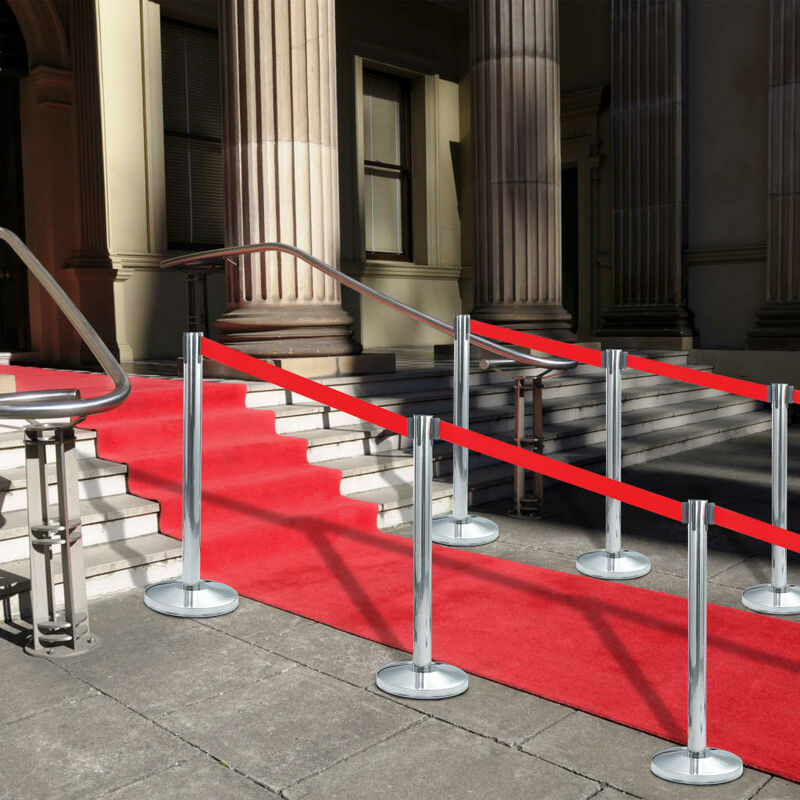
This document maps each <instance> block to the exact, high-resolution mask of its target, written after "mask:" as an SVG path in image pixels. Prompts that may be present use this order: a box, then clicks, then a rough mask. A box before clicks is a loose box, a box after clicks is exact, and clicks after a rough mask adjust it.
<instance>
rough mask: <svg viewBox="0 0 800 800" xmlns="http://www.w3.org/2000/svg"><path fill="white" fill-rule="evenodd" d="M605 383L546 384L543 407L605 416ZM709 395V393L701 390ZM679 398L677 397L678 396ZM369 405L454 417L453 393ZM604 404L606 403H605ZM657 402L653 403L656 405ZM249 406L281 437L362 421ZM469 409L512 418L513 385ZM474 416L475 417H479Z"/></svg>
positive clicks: (668, 391) (477, 399) (650, 383)
mask: <svg viewBox="0 0 800 800" xmlns="http://www.w3.org/2000/svg"><path fill="white" fill-rule="evenodd" d="M674 386H675V383H674V382H672V381H668V380H667V379H666V378H659V377H657V376H644V377H631V378H626V379H625V381H624V382H623V393H624V394H626V393H631V392H633V393H638V394H637V397H638V404H639V405H640V406H642V405H646V404H647V403H646V401H644V400H642V398H643V397H646V396H647V391H649V390H651V389H652V390H653V394H654V397H660V398H661V399H662V400H663V398H664V397H671V396H673V395H672V392H673V391H674ZM604 387H605V380H604V378H603V376H602V375H601V376H599V378H598V379H594V378H592V379H591V380H587V381H581V382H580V383H575V382H573V383H570V384H561V383H560V382H559V381H558V380H555V381H553V382H552V383H547V384H546V385H545V390H544V395H543V399H544V403H545V409H547V407H548V404H550V403H554V402H555V403H561V404H562V408H580V407H582V406H583V398H585V397H590V398H592V402H591V403H590V404H589V407H590V408H592V409H593V413H595V414H597V413H602V411H601V409H600V407H599V404H600V401H601V399H602V398H603V397H604ZM699 391H703V392H707V391H710V390H705V389H700V390H699ZM675 396H677V394H676V395H675ZM368 399H369V402H371V403H373V404H374V405H377V406H381V407H383V408H387V409H389V410H391V411H394V412H396V413H398V414H403V415H404V416H412V415H413V414H434V415H437V416H442V417H445V418H447V416H448V415H449V414H451V413H452V405H453V397H452V392H451V391H446V392H421V393H417V394H415V395H408V396H402V397H401V396H397V397H369V398H368ZM603 402H605V401H604V400H603ZM656 402H657V401H656V400H654V401H653V404H655V403H656ZM247 404H248V407H250V408H269V410H270V411H272V412H274V413H275V415H276V420H275V428H276V430H277V432H278V433H282V434H292V433H300V432H304V431H309V430H316V429H319V428H326V427H340V426H349V425H354V424H356V423H357V422H358V421H359V420H358V418H357V417H354V416H352V415H350V414H347V413H345V412H343V411H339V410H338V409H335V408H331V407H330V406H324V405H321V404H316V403H312V402H303V403H296V404H295V403H292V404H288V405H274V406H268V407H267V406H259V405H253V403H251V402H250V394H248V395H247ZM470 407H471V408H472V409H475V410H476V412H477V411H480V410H481V409H487V408H505V409H507V412H506V413H508V414H511V415H513V391H512V386H511V385H510V384H503V385H499V386H490V387H479V388H478V389H477V390H473V391H472V393H471V396H470ZM476 412H473V413H476Z"/></svg>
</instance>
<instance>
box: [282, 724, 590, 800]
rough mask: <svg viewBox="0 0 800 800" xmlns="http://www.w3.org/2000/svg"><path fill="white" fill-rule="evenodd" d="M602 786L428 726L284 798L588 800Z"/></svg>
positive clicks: (289, 791)
mask: <svg viewBox="0 0 800 800" xmlns="http://www.w3.org/2000/svg"><path fill="white" fill-rule="evenodd" d="M599 788H600V787H599V785H598V784H597V783H595V782H594V781H590V780H587V779H586V778H582V777H580V776H578V775H574V774H572V773H571V772H568V771H567V770H564V769H560V768H559V767H556V766H553V765H552V764H547V763H545V762H544V761H541V760H540V759H538V758H533V757H531V756H529V755H526V754H525V753H522V752H521V751H519V750H513V749H511V748H509V747H504V746H503V745H500V744H496V743H494V742H491V741H489V740H487V739H484V738H482V737H480V736H476V735H475V734H472V733H469V732H467V731H463V730H460V729H458V728H454V727H452V726H450V725H445V724H444V723H442V722H439V721H437V720H428V721H426V722H424V723H423V724H422V725H417V726H414V727H413V728H411V729H410V730H407V731H404V732H403V733H401V734H399V735H397V736H393V737H392V738H391V739H387V740H386V741H384V742H381V743H380V744H378V745H376V746H375V747H371V748H370V749H369V750H366V751H364V752H362V753H359V754H358V755H357V756H354V757H353V758H350V759H347V760H346V761H343V762H342V763H340V764H337V765H336V766H334V767H331V769H328V770H326V771H325V772H323V773H321V774H319V775H315V776H313V777H312V778H309V779H307V780H304V781H302V782H301V783H299V784H297V785H295V786H291V787H289V788H288V789H286V790H285V791H284V793H283V794H284V795H285V797H286V798H287V800H301V798H302V800H375V798H377V797H381V798H383V797H386V798H392V800H421V798H426V800H427V798H436V800H465V798H476V800H477V799H478V798H480V800H485V798H502V800H531V798H536V800H588V798H590V797H592V796H593V795H595V794H596V793H597V791H598V789H599Z"/></svg>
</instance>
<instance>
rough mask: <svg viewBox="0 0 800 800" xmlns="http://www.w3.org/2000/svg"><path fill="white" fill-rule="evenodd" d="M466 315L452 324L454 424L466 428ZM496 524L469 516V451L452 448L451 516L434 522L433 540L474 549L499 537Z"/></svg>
mask: <svg viewBox="0 0 800 800" xmlns="http://www.w3.org/2000/svg"><path fill="white" fill-rule="evenodd" d="M469 325H470V318H469V314H457V315H456V318H455V321H454V323H453V331H454V343H453V423H454V424H455V425H458V426H460V427H461V428H469V348H470V331H469ZM498 533H499V532H498V528H497V525H496V524H495V523H494V522H492V521H491V520H489V519H485V518H484V517H476V516H472V515H470V513H469V450H467V448H466V447H459V446H458V445H453V513H452V514H448V515H446V516H443V517H436V519H434V520H433V541H434V542H436V543H437V544H447V545H450V546H451V547H476V546H477V545H481V544H489V542H493V541H494V540H495V539H496V538H497V537H498Z"/></svg>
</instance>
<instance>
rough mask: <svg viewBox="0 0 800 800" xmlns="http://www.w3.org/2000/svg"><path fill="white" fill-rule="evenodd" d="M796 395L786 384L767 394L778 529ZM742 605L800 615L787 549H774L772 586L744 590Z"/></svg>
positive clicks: (773, 387)
mask: <svg viewBox="0 0 800 800" xmlns="http://www.w3.org/2000/svg"><path fill="white" fill-rule="evenodd" d="M793 394H794V387H792V386H789V385H788V384H786V383H773V384H771V385H770V387H769V391H768V396H769V401H770V405H771V406H772V524H773V525H775V526H777V527H778V528H786V526H787V514H786V506H787V471H788V458H789V453H788V449H789V448H788V427H789V403H791V401H792V396H793ZM742 603H743V604H744V605H745V606H746V607H747V608H749V609H750V610H751V611H759V612H761V613H762V614H783V615H785V614H800V587H798V586H790V585H789V581H788V569H787V561H786V549H785V548H783V547H777V546H776V545H773V546H772V574H771V581H770V583H763V584H761V585H759V586H751V587H750V588H749V589H745V591H744V593H743V594H742Z"/></svg>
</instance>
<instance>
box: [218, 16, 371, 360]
mask: <svg viewBox="0 0 800 800" xmlns="http://www.w3.org/2000/svg"><path fill="white" fill-rule="evenodd" d="M219 8H220V42H221V56H222V59H221V73H222V104H223V123H224V124H223V159H224V177H225V235H226V242H227V244H229V245H235V244H246V243H252V242H264V241H280V242H284V243H287V244H293V245H296V246H297V247H300V248H302V249H303V250H306V251H308V252H310V253H312V254H313V255H315V256H317V257H318V258H321V259H323V260H324V261H327V262H328V263H330V264H334V265H337V266H338V259H339V180H338V169H337V163H338V156H337V129H336V56H335V35H336V33H335V32H336V28H335V21H334V0H236V2H233V0H231V2H224V3H220V6H219ZM227 298H228V310H227V312H226V313H225V314H224V315H223V316H222V317H220V318H219V319H218V320H217V328H218V329H219V330H220V332H221V333H222V334H223V335H222V337H221V338H222V341H224V342H226V343H227V344H231V345H234V346H235V347H237V348H238V349H240V350H243V351H244V352H246V353H249V354H251V355H254V356H260V357H275V356H311V355H316V356H335V355H344V354H348V353H355V352H358V351H359V349H360V347H359V346H358V345H357V344H356V343H355V342H353V340H352V338H351V330H350V326H351V324H352V319H351V317H350V316H349V315H348V314H347V313H345V312H344V311H343V309H342V307H341V302H340V299H341V298H340V288H339V284H338V283H337V282H336V281H334V280H333V279H331V278H328V277H326V276H325V275H323V274H322V273H321V272H319V271H318V270H315V269H313V268H312V267H310V266H308V265H307V264H304V263H303V262H298V261H297V260H296V259H294V258H289V257H287V256H284V255H278V254H275V253H270V254H267V255H254V256H246V257H242V258H240V259H238V261H237V263H232V264H229V265H228V266H227Z"/></svg>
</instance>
